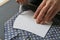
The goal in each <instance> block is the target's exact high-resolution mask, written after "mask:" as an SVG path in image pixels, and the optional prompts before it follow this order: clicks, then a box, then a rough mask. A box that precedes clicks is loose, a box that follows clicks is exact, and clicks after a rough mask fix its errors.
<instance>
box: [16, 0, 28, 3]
mask: <svg viewBox="0 0 60 40" xmlns="http://www.w3.org/2000/svg"><path fill="white" fill-rule="evenodd" d="M16 2H17V3H19V4H20V3H21V4H27V2H28V0H16Z"/></svg>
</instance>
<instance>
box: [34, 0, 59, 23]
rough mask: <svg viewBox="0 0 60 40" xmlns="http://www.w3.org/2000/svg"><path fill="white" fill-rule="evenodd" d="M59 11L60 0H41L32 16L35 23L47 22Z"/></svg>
mask: <svg viewBox="0 0 60 40" xmlns="http://www.w3.org/2000/svg"><path fill="white" fill-rule="evenodd" d="M58 11H60V0H43V1H42V3H41V4H40V5H39V7H38V8H37V10H36V12H35V14H34V18H35V19H36V22H37V23H40V24H48V23H49V22H51V21H52V19H53V18H54V16H55V15H56V14H57V12H58Z"/></svg>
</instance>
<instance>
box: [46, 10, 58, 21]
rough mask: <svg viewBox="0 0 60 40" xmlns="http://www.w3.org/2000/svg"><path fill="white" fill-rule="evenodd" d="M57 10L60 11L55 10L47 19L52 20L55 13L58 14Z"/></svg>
mask: <svg viewBox="0 0 60 40" xmlns="http://www.w3.org/2000/svg"><path fill="white" fill-rule="evenodd" d="M57 12H58V10H54V11H53V14H52V15H51V16H50V18H49V20H47V21H51V20H52V19H53V18H54V17H55V15H56V14H57Z"/></svg>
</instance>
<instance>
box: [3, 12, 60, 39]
mask: <svg viewBox="0 0 60 40" xmlns="http://www.w3.org/2000/svg"><path fill="white" fill-rule="evenodd" d="M18 15H19V13H17V14H16V15H15V16H13V17H12V18H10V19H9V20H8V21H7V22H6V23H5V24H4V27H5V31H4V32H5V40H60V16H59V15H58V16H56V17H55V19H54V20H55V21H54V22H53V24H52V26H51V28H50V29H49V31H48V32H47V34H46V36H45V37H44V38H42V37H40V36H38V35H35V34H33V33H31V32H27V31H24V30H20V29H14V28H13V23H14V20H15V19H16V17H17V16H18Z"/></svg>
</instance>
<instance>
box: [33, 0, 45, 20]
mask: <svg viewBox="0 0 60 40" xmlns="http://www.w3.org/2000/svg"><path fill="white" fill-rule="evenodd" d="M45 4H46V0H44V1H43V2H42V3H41V4H40V6H39V7H38V8H37V10H36V12H35V14H34V16H33V17H34V18H35V19H36V18H37V16H38V14H39V12H40V10H41V9H42V8H43V7H44V6H45Z"/></svg>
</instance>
